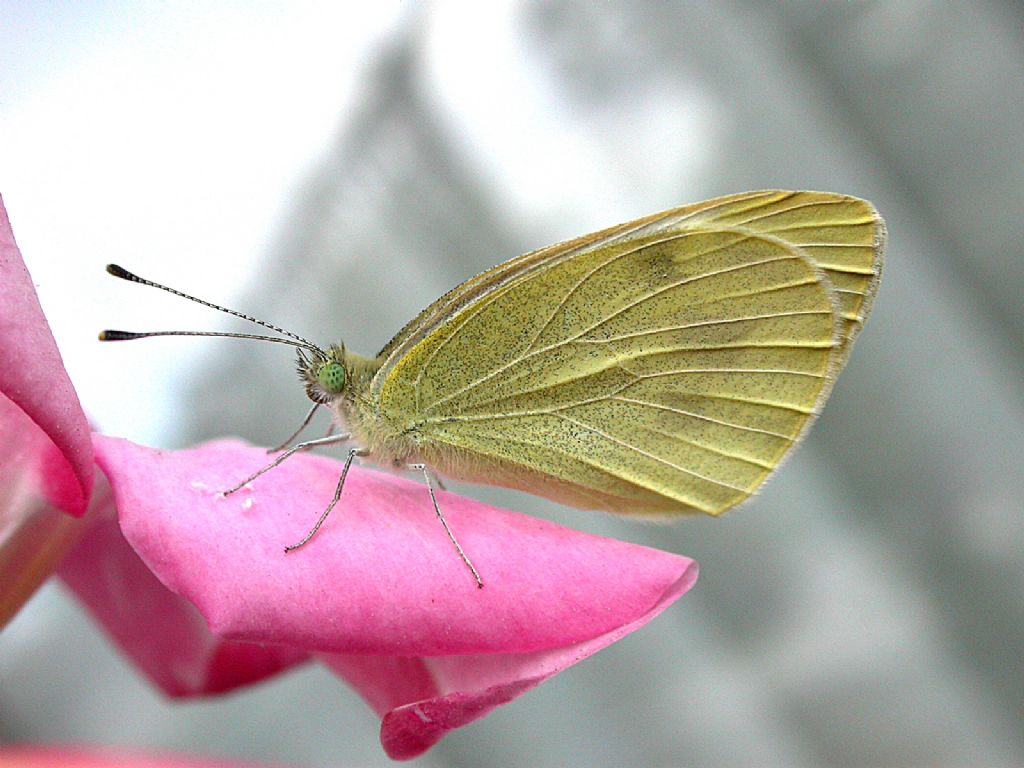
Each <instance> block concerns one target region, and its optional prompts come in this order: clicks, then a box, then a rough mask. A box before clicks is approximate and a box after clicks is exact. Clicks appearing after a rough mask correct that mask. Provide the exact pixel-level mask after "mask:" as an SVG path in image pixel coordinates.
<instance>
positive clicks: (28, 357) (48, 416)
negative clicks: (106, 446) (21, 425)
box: [0, 200, 93, 516]
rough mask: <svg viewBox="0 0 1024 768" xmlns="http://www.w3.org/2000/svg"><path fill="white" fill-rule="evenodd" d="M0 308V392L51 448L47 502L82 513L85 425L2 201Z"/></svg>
mask: <svg viewBox="0 0 1024 768" xmlns="http://www.w3.org/2000/svg"><path fill="white" fill-rule="evenodd" d="M0 311H2V313H3V314H2V316H0V359H2V364H0V394H3V396H5V397H6V398H7V399H8V400H10V401H11V402H12V403H14V404H15V405H16V406H17V407H18V408H20V409H21V410H22V411H24V412H25V414H26V415H27V416H28V417H29V418H30V419H31V420H32V421H33V422H34V423H35V424H36V425H37V426H38V427H39V429H40V430H42V432H43V433H44V434H45V435H46V436H47V437H48V439H49V441H50V442H51V443H52V444H53V446H55V449H56V450H54V451H50V452H48V453H47V454H46V455H45V458H46V467H45V471H44V472H42V473H40V475H39V478H40V482H41V484H42V486H41V487H42V490H43V491H44V492H45V493H46V495H47V498H48V500H49V501H50V502H51V503H52V504H54V505H55V506H57V507H59V508H61V509H62V510H64V511H65V512H68V513H70V514H72V515H76V516H80V515H83V514H84V513H85V510H86V508H87V507H88V504H89V495H90V494H91V492H92V482H93V455H92V445H91V443H90V441H89V425H88V423H87V421H86V418H85V414H84V413H83V412H82V407H81V405H80V404H79V402H78V395H77V394H76V393H75V389H74V387H73V386H72V385H71V380H70V379H69V378H68V375H67V372H66V371H65V370H64V364H63V362H62V361H61V357H60V352H58V351H57V343H56V342H55V341H54V340H53V336H52V335H51V333H50V327H49V325H47V323H46V318H45V317H43V310H42V308H41V307H40V306H39V299H38V298H37V297H36V292H35V288H34V287H33V285H32V278H31V277H30V276H29V274H28V270H27V269H25V264H24V263H23V262H22V260H21V253H20V252H19V251H18V246H17V244H16V243H15V242H14V233H13V232H12V231H11V225H10V222H9V221H8V219H7V211H6V209H5V208H4V206H3V201H2V200H0Z"/></svg>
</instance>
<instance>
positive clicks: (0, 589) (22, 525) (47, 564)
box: [0, 394, 87, 627]
mask: <svg viewBox="0 0 1024 768" xmlns="http://www.w3.org/2000/svg"><path fill="white" fill-rule="evenodd" d="M63 464H64V460H63V457H62V456H61V455H60V452H59V451H58V450H57V448H56V447H54V445H53V443H52V442H51V441H50V439H49V438H48V437H47V436H46V435H45V434H44V433H43V431H42V430H41V429H39V427H38V426H37V425H36V424H35V423H34V422H33V421H32V419H30V418H29V417H28V415H27V414H26V413H25V412H24V411H23V410H21V408H19V407H18V406H17V405H16V404H14V403H13V402H11V401H10V400H8V399H7V398H6V397H4V396H3V395H2V394H0V627H3V626H5V625H6V624H7V622H8V621H10V619H11V618H12V617H13V616H14V615H15V614H16V613H17V612H18V611H19V610H20V609H21V607H22V606H23V605H24V604H25V603H26V602H27V601H28V599H29V598H30V597H31V596H32V595H33V594H34V593H35V591H36V589H38V588H39V586H40V585H41V584H42V583H43V582H44V581H46V580H47V579H48V578H50V576H51V575H52V574H53V572H54V569H56V568H57V566H58V565H59V564H60V562H61V560H62V559H63V558H64V556H65V555H66V554H67V552H68V551H69V550H70V549H71V547H72V546H74V544H75V542H76V541H77V540H78V537H79V535H80V534H81V532H82V530H84V529H85V528H86V527H87V524H86V523H85V522H84V520H83V519H81V518H77V519H76V518H73V517H71V516H69V515H67V514H65V513H64V512H62V511H61V510H60V509H58V508H57V507H55V506H53V505H52V504H51V503H50V499H49V496H50V494H48V493H47V481H46V479H47V477H48V476H49V473H50V471H51V469H52V467H53V466H54V465H57V466H61V465H63Z"/></svg>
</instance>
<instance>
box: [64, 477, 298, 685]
mask: <svg viewBox="0 0 1024 768" xmlns="http://www.w3.org/2000/svg"><path fill="white" fill-rule="evenodd" d="M95 497H96V499H97V501H99V500H100V499H105V500H106V501H107V502H108V504H107V508H106V512H105V513H104V512H102V511H101V512H99V514H98V517H99V519H98V520H97V521H96V522H95V524H93V525H92V526H91V527H90V528H89V530H88V531H87V532H86V533H85V534H84V535H83V536H82V539H81V541H80V542H79V544H78V546H77V547H76V548H75V549H74V550H73V551H72V552H71V554H70V555H69V556H68V557H67V559H66V560H65V561H64V563H63V564H62V566H61V568H60V575H61V578H63V580H64V582H65V583H66V584H67V585H68V586H69V587H70V588H71V589H72V590H73V591H74V592H75V594H76V595H77V597H78V599H79V600H81V601H82V603H84V604H85V605H86V606H87V607H88V608H89V610H90V611H91V612H92V614H93V615H94V616H95V617H96V619H97V621H99V623H100V624H101V625H102V626H103V627H104V628H105V629H106V630H107V632H108V633H109V634H110V636H111V637H112V639H113V640H114V641H115V642H116V643H117V644H118V645H120V646H121V648H122V649H123V650H124V652H125V654H126V655H127V656H128V657H129V658H130V659H131V660H132V661H133V662H135V664H136V666H138V667H139V669H140V670H141V671H142V672H143V673H145V674H146V675H147V676H148V677H149V678H150V679H151V680H153V682H155V683H156V684H157V685H158V686H160V688H161V689H162V690H163V691H164V692H165V693H167V694H168V695H170V696H196V695H204V694H214V693H221V692H224V691H227V690H230V689H232V688H236V687H239V686H242V685H247V684H249V683H253V682H256V681H258V680H262V679H263V678H266V677H271V676H273V675H275V674H277V673H278V672H281V671H282V670H284V669H287V668H289V667H291V666H293V665H295V664H298V663H301V662H303V661H306V660H307V659H308V658H309V655H308V654H307V653H305V652H304V651H303V650H301V649H299V648H291V647H286V646H264V645H257V644H253V643H243V642H235V641H232V640H225V639H223V638H219V637H215V636H214V635H212V634H210V630H209V629H208V628H207V626H206V622H205V621H204V620H203V617H202V616H200V615H199V612H198V611H197V610H196V608H195V606H193V605H192V604H191V603H189V602H188V601H187V600H185V599H184V598H182V597H179V596H178V595H175V594H173V593H172V592H170V591H168V590H167V588H166V587H164V585H163V584H161V583H160V581H159V580H158V579H157V578H156V576H154V575H153V572H152V571H150V570H149V569H148V568H147V567H146V566H145V564H144V563H143V562H142V560H141V559H139V556H138V555H137V554H136V553H135V550H133V549H132V548H131V547H130V546H129V545H128V542H127V541H125V539H124V536H123V535H122V534H121V529H120V528H119V527H118V524H117V520H116V518H115V510H114V504H113V495H112V494H111V492H110V488H109V486H108V485H107V484H106V483H105V482H101V483H100V484H99V485H98V486H97V488H96V494H95ZM94 506H96V505H94Z"/></svg>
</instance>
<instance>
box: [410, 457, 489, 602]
mask: <svg viewBox="0 0 1024 768" xmlns="http://www.w3.org/2000/svg"><path fill="white" fill-rule="evenodd" d="M406 466H407V467H408V468H409V469H415V470H419V471H420V472H422V473H423V478H424V479H425V480H426V481H427V488H429V489H430V500H431V501H432V502H434V512H436V513H437V519H438V520H440V521H441V525H443V526H444V531H445V533H447V534H448V538H449V539H451V542H452V544H454V545H455V550H456V551H457V552H458V553H459V557H461V558H462V562H464V563H465V564H466V567H467V568H469V570H470V572H471V573H472V574H473V578H474V579H476V585H477V587H478V588H480V589H483V586H484V582H483V579H481V578H480V573H479V572H478V571H477V569H476V568H475V567H474V566H473V563H472V561H471V560H470V559H469V556H468V555H467V554H466V553H465V551H463V549H462V546H461V545H460V544H459V542H458V540H457V539H456V538H455V534H454V533H452V529H451V528H449V527H448V521H447V520H445V519H444V515H443V514H441V507H440V506H439V505H438V503H437V492H436V491H435V490H434V484H435V483H438V482H439V481H438V480H437V478H436V477H435V476H434V473H433V472H431V471H430V469H428V468H427V465H426V464H407V465H406Z"/></svg>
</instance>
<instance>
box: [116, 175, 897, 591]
mask: <svg viewBox="0 0 1024 768" xmlns="http://www.w3.org/2000/svg"><path fill="white" fill-rule="evenodd" d="M885 236H886V230H885V224H884V221H883V220H882V218H881V216H880V215H879V214H878V212H877V211H876V210H875V208H874V206H872V205H871V203H869V202H867V201H865V200H861V199H858V198H854V197H849V196H845V195H839V194H833V193H828V192H788V191H760V192H747V193H742V194H738V195H731V196H728V197H721V198H717V199H714V200H707V201H704V202H701V203H695V204H693V205H687V206H683V207H680V208H675V209H672V210H668V211H664V212H662V213H656V214H653V215H651V216H646V217H644V218H640V219H636V220H635V221H630V222H627V223H625V224H620V225H618V226H615V227H611V228H608V229H604V230H602V231H600V232H595V233H593V234H590V235H584V236H583V237H579V238H576V239H574V240H569V241H567V242H564V243H560V244H557V245H552V246H549V247H547V248H542V249H540V250H537V251H533V252H531V253H528V254H525V255H523V256H520V257H518V258H516V259H512V260H511V261H507V262H505V263H503V264H500V265H498V266H496V267H493V268H492V269H489V270H487V271H486V272H483V273H481V274H480V275H477V276H476V277H474V278H472V279H470V280H467V281H466V282H464V283H462V284H461V285H459V286H457V287H456V288H454V289H452V290H451V291H449V292H448V293H447V294H445V295H444V296H442V297H441V298H439V299H438V300H437V301H435V302H434V303H433V304H431V305H430V306H429V307H427V308H426V309H425V310H423V311H422V312H421V313H420V314H419V315H418V316H417V317H416V318H414V319H413V320H412V321H410V322H409V323H408V324H406V326H405V327H404V328H402V329H401V330H400V331H399V332H398V333H397V334H396V335H395V336H394V337H393V338H392V339H391V341H389V342H388V343H387V344H386V345H385V346H384V348H383V349H382V350H381V351H380V352H379V353H378V354H377V355H376V356H374V357H364V356H361V355H358V354H356V353H354V352H351V351H349V350H348V349H347V348H346V347H345V346H343V345H337V346H331V347H328V348H321V347H319V346H317V345H315V344H313V343H312V342H309V341H307V340H306V339H303V338H302V337H299V336H297V335H295V334H293V333H291V332H290V331H286V330H284V329H282V328H279V327H277V326H274V325H271V324H269V323H265V322H263V321H260V320H257V319H255V318H253V317H251V316H249V315H244V314H242V313H238V312H234V311H233V310H228V309H225V308H223V307H220V306H218V305H215V304H211V303H209V302H205V301H202V300H199V299H195V297H192V296H188V295H187V294H182V293H181V292H179V291H175V290H173V289H170V288H167V287H166V286H162V285H159V284H156V283H152V282H150V281H148V280H144V279H142V278H139V277H137V276H135V275H133V274H131V273H130V272H127V271H126V270H123V269H122V268H120V267H117V266H114V265H111V266H109V267H108V271H110V272H111V273H112V274H115V275H116V276H119V277H122V278H125V279H129V280H132V281H134V282H139V283H143V284H146V285H150V286H153V287H157V288H161V289H163V290H168V291H170V292H171V293H174V294H176V295H179V296H183V297H185V298H188V299H191V300H194V301H199V302H200V303H202V304H204V305H206V306H210V307H213V308H215V309H218V310H221V311H225V312H228V313H229V314H233V315H236V316H239V317H242V318H244V319H246V320H249V321H251V322H254V323H257V324H259V325H262V326H264V327H266V328H269V329H271V330H273V331H275V332H276V333H277V334H278V335H277V336H256V335H253V334H230V333H208V332H179V331H163V332H156V333H128V332H123V331H104V332H103V333H102V334H101V338H102V339H104V340H124V339H129V338H141V337H145V336H152V335H217V336H236V337H242V338H261V339H266V340H270V341H277V342H280V343H284V344H289V345H291V346H295V347H297V348H298V354H299V374H300V378H301V379H302V382H303V384H304V386H305V389H306V393H307V395H308V396H309V398H310V399H311V400H312V401H313V403H314V405H313V409H312V410H311V411H310V413H309V415H307V417H306V420H305V421H304V422H303V427H304V426H305V425H306V424H308V423H309V421H310V419H311V417H312V415H313V413H314V412H315V411H316V409H317V408H319V407H326V408H328V409H329V410H330V411H331V412H332V413H333V415H334V418H335V421H336V423H337V425H338V427H339V429H341V430H342V431H341V432H340V433H339V434H332V435H329V436H328V437H326V438H320V439H318V440H310V441H306V442H303V443H298V444H296V445H294V446H292V448H291V449H289V450H288V451H286V452H285V453H284V454H282V455H281V456H279V457H278V459H277V460H275V461H274V462H273V463H272V464H271V465H269V466H268V467H265V468H264V469H263V470H261V471H260V472H259V473H257V474H256V475H254V476H253V478H255V477H258V476H259V475H261V474H263V472H265V471H267V470H269V469H271V468H273V467H274V466H277V465H278V464H280V462H281V461H283V460H284V459H286V458H287V457H288V456H290V455H292V454H293V453H294V452H296V451H298V450H305V449H308V448H310V447H314V446H317V445H324V444H328V443H333V442H342V441H351V442H352V443H353V444H354V446H356V447H353V448H352V449H351V450H350V451H349V455H348V460H347V462H346V464H345V467H344V470H343V472H342V476H341V480H340V481H339V484H338V488H337V492H336V494H335V498H334V500H333V502H332V503H331V504H330V505H329V506H328V508H327V509H326V510H325V512H324V513H323V515H322V516H321V518H320V520H319V521H318V522H317V524H316V526H315V527H314V528H313V529H312V530H311V531H310V533H309V534H308V535H307V536H306V538H304V539H303V540H302V541H301V542H299V543H298V544H297V545H295V546H293V547H289V548H288V549H289V550H291V549H295V548H297V547H298V546H302V545H303V544H305V543H306V542H307V541H309V539H310V538H311V537H312V536H313V535H314V534H315V533H316V531H317V530H318V529H319V528H320V526H321V525H322V524H323V522H324V520H326V518H327V515H328V514H329V513H330V511H331V509H333V507H334V505H335V504H336V503H337V502H338V500H339V498H340V497H341V492H342V488H343V486H344V478H345V476H346V475H347V473H348V470H349V467H350V465H351V463H352V461H353V458H354V457H356V456H368V457H369V458H371V459H372V460H373V461H375V462H377V463H380V464H386V465H392V466H398V467H403V466H406V467H411V468H414V469H417V470H420V471H422V472H423V474H424V476H425V478H426V480H427V484H428V487H429V489H430V495H431V498H432V500H433V504H434V509H435V511H436V513H437V516H438V517H439V518H440V520H441V522H442V523H443V524H444V526H445V530H446V531H447V533H448V536H449V537H450V538H451V540H452V542H453V543H454V544H455V547H456V549H457V550H458V552H459V555H460V556H461V557H462V559H463V561H464V562H465V563H466V565H467V566H468V567H469V569H470V570H471V571H472V573H473V575H474V577H475V578H476V580H477V583H478V585H479V586H483V581H482V579H481V578H480V575H479V573H478V571H477V570H476V568H475V567H474V566H473V564H472V562H471V561H470V559H469V558H468V556H467V555H466V554H465V552H464V551H463V550H462V547H461V546H460V545H459V544H458V541H457V540H456V538H455V536H454V535H453V534H452V532H451V530H450V529H449V528H448V525H447V523H446V522H445V520H444V516H443V514H442V511H441V509H440V507H439V505H438V502H437V496H436V493H435V485H436V482H437V481H436V477H435V475H434V473H437V474H440V475H441V476H444V477H447V478H450V479H454V480H462V481H469V482H475V483H485V484H491V485H499V486H505V487H509V488H514V489H519V490H524V491H528V492H530V493H534V494H537V495H540V496H544V497H547V498H550V499H553V500H555V501H558V502H561V503H564V504H568V505H570V506H573V507H579V508H585V509H599V510H605V511H608V512H613V513H617V514H623V515H642V516H674V515H686V514H693V513H705V514H709V515H720V514H722V513H723V512H725V511H726V510H728V509H730V508H732V507H734V506H736V505H737V504H739V503H741V502H742V501H744V500H745V499H747V498H749V497H750V496H751V495H752V494H753V493H754V492H755V491H756V490H757V489H758V488H759V487H760V486H761V485H762V484H763V483H764V481H765V480H766V479H767V478H768V476H769V475H770V474H771V473H772V472H773V471H774V470H775V469H776V467H778V466H779V464H780V463H781V462H782V460H783V459H784V458H785V456H786V455H787V453H789V451H790V450H791V449H792V448H793V447H794V446H795V445H796V444H797V442H799V440H800V439H801V437H802V436H803V435H804V433H805V432H806V431H807V428H808V427H809V426H810V425H811V423H812V422H813V421H814V418H815V416H816V415H817V414H818V413H819V412H820V411H821V408H822V406H823V405H824V403H825V400H826V398H827V397H828V395H829V392H830V391H831V389H832V385H833V384H834V382H835V379H836V376H837V375H838V374H839V372H840V371H841V370H842V368H843V366H844V365H845V363H846V361H847V359H848V357H849V355H850V350H851V347H852V345H853V342H854V340H855V339H856V337H857V335H858V333H859V332H860V330H861V328H862V327H863V324H864V322H865V320H866V319H867V316H868V314H869V312H870V310H871V306H872V302H873V300H874V296H875V293H876V291H877V289H878V284H879V280H880V278H881V272H882V262H883V254H884V248H885ZM300 431H301V428H300ZM294 437H295V436H293V438H294ZM253 478H248V479H247V480H246V481H243V483H240V484H239V485H238V486H237V487H236V488H235V489H231V490H232V491H234V490H237V488H239V487H241V486H242V485H243V484H244V483H246V482H249V481H250V480H252V479H253Z"/></svg>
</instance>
